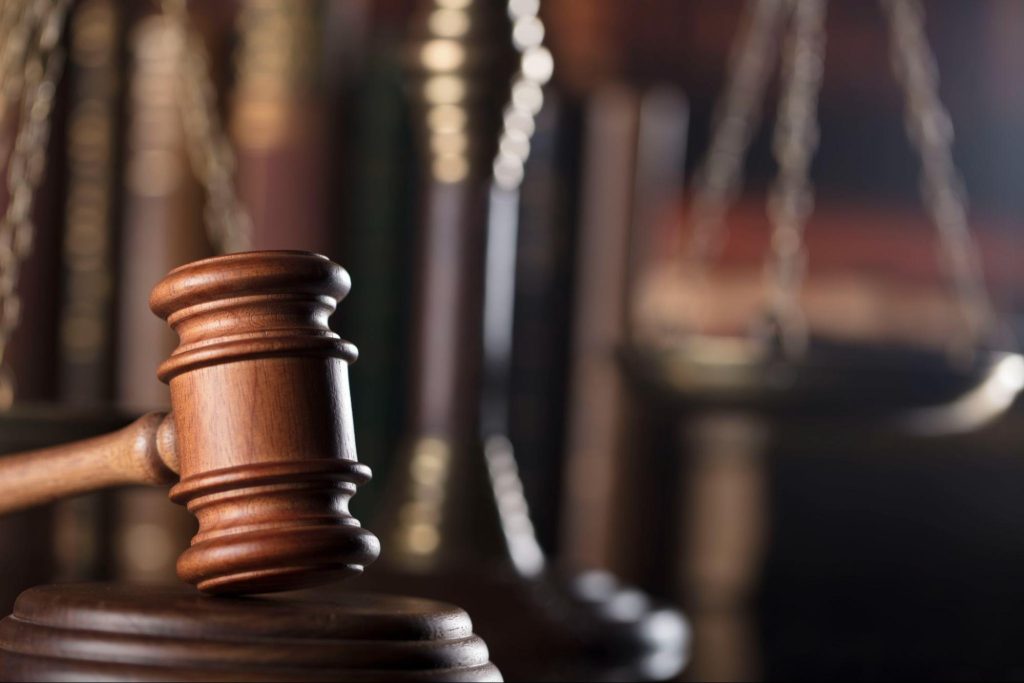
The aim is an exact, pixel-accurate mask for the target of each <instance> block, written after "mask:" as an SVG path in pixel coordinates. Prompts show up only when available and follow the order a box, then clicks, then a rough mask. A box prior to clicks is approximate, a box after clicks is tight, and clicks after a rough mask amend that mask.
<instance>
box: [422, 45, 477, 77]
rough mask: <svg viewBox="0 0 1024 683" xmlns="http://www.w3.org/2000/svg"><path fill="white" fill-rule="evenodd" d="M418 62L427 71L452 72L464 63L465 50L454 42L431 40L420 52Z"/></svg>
mask: <svg viewBox="0 0 1024 683" xmlns="http://www.w3.org/2000/svg"><path fill="white" fill-rule="evenodd" d="M420 61H421V62H422V64H423V66H424V67H426V68H427V70H428V71H454V70H455V69H458V68H459V67H461V66H462V65H463V64H464V63H465V61H466V50H465V48H463V47H462V45H459V44H458V43H457V42H455V41H454V40H431V41H428V42H427V43H426V44H425V45H424V46H423V47H422V48H421V50H420Z"/></svg>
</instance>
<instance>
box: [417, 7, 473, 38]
mask: <svg viewBox="0 0 1024 683" xmlns="http://www.w3.org/2000/svg"><path fill="white" fill-rule="evenodd" d="M427 28H428V29H429V30H430V33H431V34H432V35H435V36H437V37H438V38H461V37H462V36H464V35H466V33H468V32H469V15H468V14H466V13H465V12H462V11H460V10H455V9H436V10H434V11H433V12H431V14H430V19H428V20H427Z"/></svg>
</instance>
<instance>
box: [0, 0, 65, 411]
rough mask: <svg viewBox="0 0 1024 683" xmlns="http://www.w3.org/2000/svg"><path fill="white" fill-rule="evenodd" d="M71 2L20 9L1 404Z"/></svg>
mask: <svg viewBox="0 0 1024 683" xmlns="http://www.w3.org/2000/svg"><path fill="white" fill-rule="evenodd" d="M70 4H71V3H70V0H35V1H34V2H33V3H32V7H31V8H27V10H26V12H24V13H21V15H20V16H21V20H22V21H30V22H31V25H30V26H28V27H26V28H24V29H21V30H23V31H24V32H25V33H26V35H28V36H29V37H30V39H29V41H28V44H27V47H26V49H25V59H24V64H23V68H22V75H20V76H19V79H20V81H21V84H20V87H19V90H20V91H21V108H20V115H19V119H18V129H17V133H16V134H15V137H14V146H13V150H12V153H11V158H10V163H9V166H8V169H7V190H8V194H9V195H10V196H9V197H8V204H7V208H6V211H5V213H4V215H3V217H2V219H0V407H9V406H10V404H11V403H12V402H13V400H14V377H13V373H12V372H11V370H10V368H9V367H7V365H6V363H5V360H6V352H7V348H8V344H9V342H10V339H11V335H12V334H13V333H14V331H15V329H17V327H18V322H19V320H20V318H21V298H20V297H19V296H18V292H17V284H18V276H19V275H20V272H21V266H22V264H23V263H24V261H25V259H26V258H27V257H28V255H29V253H31V251H32V243H33V240H34V234H35V224H34V223H33V221H32V203H33V199H34V196H35V193H36V189H37V188H38V187H39V183H40V182H41V181H42V178H43V174H44V172H45V170H46V151H47V146H48V143H49V138H50V123H51V119H52V113H53V106H54V100H55V99H56V92H57V82H58V80H59V79H60V75H61V72H62V71H63V68H64V58H65V55H64V49H63V48H62V47H61V46H60V44H59V43H60V36H61V32H62V30H63V28H64V22H65V19H66V17H67V13H68V9H69V7H70ZM16 32H17V31H14V32H13V33H16ZM11 33H12V32H9V33H8V34H7V35H8V36H10V35H11ZM5 67H6V68H8V69H12V70H13V69H15V68H17V65H16V64H15V63H5ZM7 73H10V71H8V72H7ZM9 82H10V81H8V83H9Z"/></svg>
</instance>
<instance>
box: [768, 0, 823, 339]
mask: <svg viewBox="0 0 1024 683" xmlns="http://www.w3.org/2000/svg"><path fill="white" fill-rule="evenodd" d="M787 4H788V5H789V7H790V9H791V10H792V22H793V23H792V27H791V29H790V34H789V38H788V44H787V45H786V51H785V54H784V56H783V65H782V73H783V84H782V95H781V97H780V99H779V105H778V114H777V118H776V124H775V131H774V139H773V141H772V151H773V153H774V155H775V160H776V163H777V164H778V174H777V175H776V177H775V180H774V182H773V183H772V186H771V188H770V190H769V193H768V218H769V220H770V221H771V223H772V226H773V233H772V240H771V257H770V259H769V261H768V263H766V268H765V278H766V281H767V282H766V285H767V288H768V314H769V321H768V322H769V326H768V329H767V330H765V331H766V332H768V333H769V334H771V335H772V337H773V338H775V339H776V340H777V341H778V342H779V343H780V344H781V345H782V349H781V350H782V352H783V353H784V354H785V355H786V356H787V357H790V358H793V357H798V356H799V355H801V354H802V353H803V352H804V351H805V350H806V346H807V325H806V321H805V319H804V315H803V312H802V309H801V306H800V292H801V289H802V286H803V281H804V276H805V274H806V270H807V250H806V247H805V245H804V231H805V227H806V224H807V219H808V217H809V216H810V214H811V212H812V211H813V209H814V187H813V185H812V183H811V179H810V171H811V163H812V161H813V158H814V153H815V151H816V150H817V147H818V139H819V134H820V131H819V129H818V97H819V94H820V92H821V81H822V74H823V72H824V67H825V14H826V9H827V4H826V2H825V0H788V3H787Z"/></svg>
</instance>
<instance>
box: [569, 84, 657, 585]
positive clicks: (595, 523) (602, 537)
mask: <svg viewBox="0 0 1024 683" xmlns="http://www.w3.org/2000/svg"><path fill="white" fill-rule="evenodd" d="M585 106H586V113H585V124H584V126H585V133H584V135H585V138H584V149H583V165H584V169H585V170H584V174H583V179H582V182H581V198H580V210H579V211H580V223H579V233H578V239H577V249H576V259H577V260H576V286H575V296H574V299H575V300H574V303H573V308H574V310H573V321H572V342H571V344H572V354H571V362H570V368H569V373H570V374H569V377H570V379H569V415H568V424H567V427H566V429H567V437H566V484H565V498H566V499H565V504H564V506H563V514H564V519H563V526H562V534H563V536H562V538H563V545H564V553H563V557H564V560H565V562H566V563H567V564H568V566H570V567H572V568H575V569H579V568H607V569H619V568H620V567H619V566H617V560H618V557H617V544H618V541H619V539H617V538H616V530H617V524H616V515H617V510H618V507H619V503H618V501H617V497H618V496H617V479H618V476H619V472H620V468H621V463H622V459H623V457H624V451H625V450H626V449H627V442H626V426H627V419H626V414H625V410H626V397H625V395H624V386H623V382H622V378H621V377H620V374H619V368H618V366H617V362H616V353H617V351H618V350H619V348H620V346H621V345H622V344H623V343H624V341H625V340H626V301H627V291H628V282H627V275H628V261H629V246H630V226H631V223H632V216H633V194H634V182H633V172H632V170H633V169H634V166H635V161H636V154H637V126H638V121H639V115H640V97H639V95H638V93H636V92H635V91H634V90H632V89H630V88H628V87H626V86H624V85H619V84H612V85H608V86H603V87H601V88H600V89H598V90H597V91H596V92H595V93H594V94H593V95H592V96H591V97H590V98H589V99H588V101H587V102H586V105H585Z"/></svg>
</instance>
